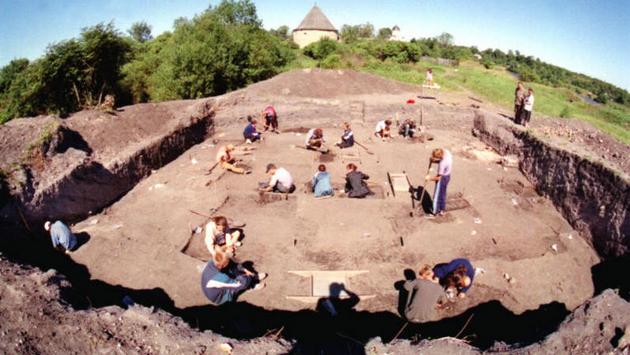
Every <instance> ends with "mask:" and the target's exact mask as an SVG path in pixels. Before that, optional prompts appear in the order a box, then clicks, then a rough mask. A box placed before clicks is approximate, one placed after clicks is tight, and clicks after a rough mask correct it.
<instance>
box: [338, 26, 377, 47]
mask: <svg viewBox="0 0 630 355" xmlns="http://www.w3.org/2000/svg"><path fill="white" fill-rule="evenodd" d="M360 38H374V25H372V24H371V23H369V22H367V23H364V24H361V25H343V26H342V27H341V40H343V41H344V42H345V43H354V42H356V41H357V40H358V39H360Z"/></svg>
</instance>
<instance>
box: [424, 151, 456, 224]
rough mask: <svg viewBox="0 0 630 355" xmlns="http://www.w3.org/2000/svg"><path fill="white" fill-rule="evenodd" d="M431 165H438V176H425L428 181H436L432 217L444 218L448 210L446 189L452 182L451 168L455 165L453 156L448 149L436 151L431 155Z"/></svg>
mask: <svg viewBox="0 0 630 355" xmlns="http://www.w3.org/2000/svg"><path fill="white" fill-rule="evenodd" d="M429 159H430V160H431V163H437V164H438V170H437V175H435V176H431V175H427V176H425V180H426V181H435V182H436V184H435V192H434V194H433V211H432V215H430V216H428V217H432V216H435V215H440V216H443V215H444V213H445V210H446V189H447V187H448V183H449V182H450V181H451V167H452V165H453V156H452V155H451V152H449V151H448V150H447V149H443V148H438V149H434V150H433V152H432V153H431V158H429Z"/></svg>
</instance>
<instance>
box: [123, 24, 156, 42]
mask: <svg viewBox="0 0 630 355" xmlns="http://www.w3.org/2000/svg"><path fill="white" fill-rule="evenodd" d="M127 33H129V35H130V36H131V38H133V39H134V40H135V41H137V42H140V43H144V42H146V41H150V40H152V39H153V35H151V26H149V25H148V24H147V23H146V22H144V21H141V22H135V23H134V24H133V25H131V28H130V29H129V30H128V31H127Z"/></svg>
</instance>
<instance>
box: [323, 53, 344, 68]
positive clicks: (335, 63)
mask: <svg viewBox="0 0 630 355" xmlns="http://www.w3.org/2000/svg"><path fill="white" fill-rule="evenodd" d="M319 67H320V68H323V69H338V68H342V67H343V64H342V63H341V56H340V55H339V54H331V55H329V56H328V57H326V58H324V60H322V61H320V62H319Z"/></svg>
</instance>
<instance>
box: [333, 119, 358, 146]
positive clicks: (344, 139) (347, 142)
mask: <svg viewBox="0 0 630 355" xmlns="http://www.w3.org/2000/svg"><path fill="white" fill-rule="evenodd" d="M353 145H354V133H352V129H350V123H348V122H344V123H343V135H342V136H341V141H339V142H338V143H337V144H336V146H337V147H339V148H341V149H343V148H350V147H352V146H353Z"/></svg>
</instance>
